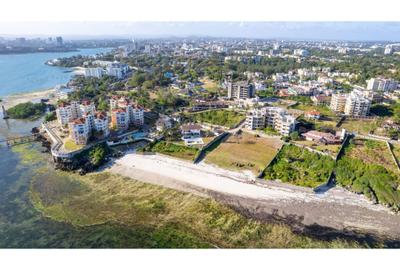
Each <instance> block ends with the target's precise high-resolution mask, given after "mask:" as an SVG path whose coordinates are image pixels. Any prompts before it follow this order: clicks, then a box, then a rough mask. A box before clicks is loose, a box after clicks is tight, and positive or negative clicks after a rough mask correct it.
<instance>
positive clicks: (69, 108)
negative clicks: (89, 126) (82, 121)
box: [56, 101, 82, 126]
mask: <svg viewBox="0 0 400 270" xmlns="http://www.w3.org/2000/svg"><path fill="white" fill-rule="evenodd" d="M56 115H57V121H58V123H60V125H62V126H64V125H67V124H68V123H69V122H70V121H71V120H73V119H77V118H79V117H81V116H82V112H81V109H80V104H79V103H78V102H76V101H72V102H71V103H67V102H63V103H61V104H59V105H58V107H57V109H56Z"/></svg>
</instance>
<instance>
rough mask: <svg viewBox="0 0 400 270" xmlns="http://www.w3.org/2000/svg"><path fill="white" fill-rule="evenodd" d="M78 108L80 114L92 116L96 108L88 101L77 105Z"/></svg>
mask: <svg viewBox="0 0 400 270" xmlns="http://www.w3.org/2000/svg"><path fill="white" fill-rule="evenodd" d="M79 108H80V111H81V113H82V114H85V113H89V114H91V115H94V113H95V112H96V107H95V106H94V104H93V103H92V102H91V101H89V100H84V101H82V102H81V104H80V105H79Z"/></svg>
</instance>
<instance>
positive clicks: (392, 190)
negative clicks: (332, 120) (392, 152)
mask: <svg viewBox="0 0 400 270" xmlns="http://www.w3.org/2000/svg"><path fill="white" fill-rule="evenodd" d="M371 142H372V143H371ZM382 152H387V149H386V151H385V149H384V148H383V146H382V145H381V143H379V142H375V141H366V140H364V141H361V142H360V140H352V141H350V143H349V146H348V147H347V148H346V149H345V154H344V156H343V157H342V158H341V159H340V160H338V162H337V164H336V168H335V174H336V181H337V182H338V184H340V185H342V186H344V187H346V188H348V189H350V190H352V191H355V192H357V193H360V194H364V195H365V196H367V197H368V198H370V199H371V200H373V201H374V202H377V203H380V204H383V205H386V206H388V207H390V208H392V209H393V210H395V211H399V210H400V191H399V190H398V184H399V179H398V175H396V174H395V173H393V171H391V170H390V169H392V168H393V166H392V165H391V164H390V161H389V159H388V158H389V157H388V156H387V154H386V153H382ZM392 162H393V161H392ZM388 168H390V169H389V170H388Z"/></svg>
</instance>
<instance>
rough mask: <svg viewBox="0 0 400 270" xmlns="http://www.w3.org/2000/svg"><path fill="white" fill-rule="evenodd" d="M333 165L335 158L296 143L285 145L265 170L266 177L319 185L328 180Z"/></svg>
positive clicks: (298, 183)
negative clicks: (298, 145) (295, 144)
mask: <svg viewBox="0 0 400 270" xmlns="http://www.w3.org/2000/svg"><path fill="white" fill-rule="evenodd" d="M333 166H334V160H333V159H332V158H331V157H329V156H324V155H319V154H316V153H312V152H310V151H308V150H306V149H303V148H300V147H297V146H294V145H285V146H284V147H283V148H282V150H281V151H280V152H279V154H278V156H277V158H276V159H275V160H274V162H273V163H272V164H271V165H270V166H268V168H267V169H266V170H265V176H264V178H265V179H268V180H274V179H277V180H281V181H282V182H288V183H291V184H295V185H299V186H305V187H317V186H319V185H321V184H322V183H324V182H326V181H327V179H328V177H329V175H330V173H331V172H332V170H333Z"/></svg>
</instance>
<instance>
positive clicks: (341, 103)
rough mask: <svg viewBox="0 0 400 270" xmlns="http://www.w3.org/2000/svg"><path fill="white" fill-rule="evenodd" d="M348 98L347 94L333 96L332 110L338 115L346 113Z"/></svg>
mask: <svg viewBox="0 0 400 270" xmlns="http://www.w3.org/2000/svg"><path fill="white" fill-rule="evenodd" d="M347 96H348V95H347V94H343V93H337V94H333V95H332V98H331V104H330V106H329V107H330V108H331V110H332V111H334V112H337V113H342V112H344V107H345V106H346V99H347Z"/></svg>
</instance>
